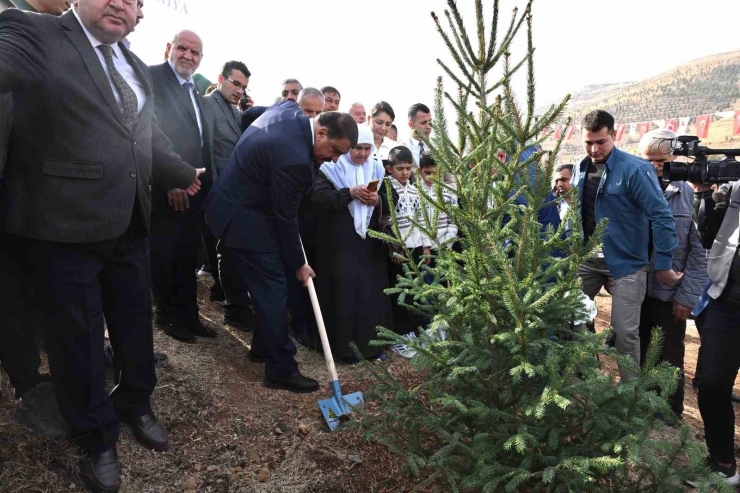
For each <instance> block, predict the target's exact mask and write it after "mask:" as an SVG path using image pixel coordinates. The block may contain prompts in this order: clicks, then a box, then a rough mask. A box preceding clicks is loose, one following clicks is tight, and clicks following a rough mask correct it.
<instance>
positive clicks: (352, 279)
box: [311, 125, 393, 362]
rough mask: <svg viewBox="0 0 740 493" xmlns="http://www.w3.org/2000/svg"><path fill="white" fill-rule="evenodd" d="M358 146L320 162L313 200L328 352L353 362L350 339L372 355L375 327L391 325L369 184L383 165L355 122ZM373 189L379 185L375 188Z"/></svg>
mask: <svg viewBox="0 0 740 493" xmlns="http://www.w3.org/2000/svg"><path fill="white" fill-rule="evenodd" d="M358 130H359V137H358V139H357V145H356V146H355V147H354V148H353V149H351V150H350V151H349V152H348V153H347V154H345V155H343V156H341V157H340V158H339V160H337V162H336V163H332V162H327V163H324V164H323V165H321V169H320V170H319V174H318V177H317V179H316V183H315V185H314V188H313V192H312V195H311V199H312V201H313V205H314V209H315V211H316V213H317V214H318V220H319V221H318V222H319V226H318V235H317V238H318V244H317V263H316V272H317V276H316V289H317V292H318V296H319V302H320V303H321V311H322V313H323V315H324V323H325V325H326V330H327V334H328V335H329V342H330V343H331V346H332V353H333V354H334V357H335V358H337V360H340V361H342V360H343V361H345V362H353V361H355V355H354V353H353V352H352V349H351V348H350V343H351V342H354V343H355V344H357V346H358V348H359V349H360V352H361V353H362V356H363V357H365V358H376V357H378V356H380V354H381V353H382V348H380V347H376V346H370V344H369V343H370V341H372V340H376V339H378V337H377V329H376V327H377V326H379V325H380V326H383V327H387V328H389V329H393V315H392V312H391V304H390V299H389V298H388V296H387V295H386V294H385V293H384V290H385V289H387V288H388V274H387V269H386V265H385V262H386V258H387V255H386V254H385V253H384V250H383V243H382V242H381V241H380V240H376V239H373V238H370V237H369V236H368V234H367V232H368V230H370V229H374V230H378V229H379V228H378V219H379V218H380V212H381V211H380V200H379V199H378V193H377V191H373V190H372V187H370V188H368V185H369V184H370V183H371V182H373V181H375V180H382V179H383V176H384V174H385V170H384V169H383V167H382V166H381V165H380V164H379V163H376V162H375V161H374V160H373V154H374V152H375V145H374V143H373V134H372V131H371V130H370V129H369V128H368V127H367V126H366V125H358ZM376 190H377V189H376Z"/></svg>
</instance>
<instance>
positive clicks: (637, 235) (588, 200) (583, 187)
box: [573, 110, 683, 378]
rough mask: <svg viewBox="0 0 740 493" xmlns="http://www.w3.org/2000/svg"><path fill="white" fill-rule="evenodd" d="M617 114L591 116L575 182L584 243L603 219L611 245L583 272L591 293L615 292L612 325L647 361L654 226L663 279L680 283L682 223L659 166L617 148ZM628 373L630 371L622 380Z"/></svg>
mask: <svg viewBox="0 0 740 493" xmlns="http://www.w3.org/2000/svg"><path fill="white" fill-rule="evenodd" d="M614 137H615V131H614V118H613V117H612V116H611V115H610V114H609V113H607V112H606V111H602V110H596V111H592V112H591V113H589V114H588V115H586V117H585V118H584V119H583V146H584V148H585V150H586V153H587V154H588V157H587V158H585V159H584V160H583V161H582V162H581V164H580V166H579V170H578V172H577V173H574V175H573V185H574V186H577V187H578V189H579V198H580V201H579V203H580V206H581V217H582V220H583V236H584V241H588V240H589V239H590V238H591V236H592V235H593V234H594V231H595V229H596V226H597V225H598V223H599V222H600V221H601V220H602V219H607V220H608V223H607V227H606V230H605V232H604V235H603V237H602V238H601V241H602V245H603V248H602V249H601V250H600V251H599V252H597V254H596V255H595V256H594V257H592V258H590V259H588V260H587V261H586V262H584V264H583V265H582V266H581V268H580V269H579V271H578V274H579V275H580V276H581V281H582V284H583V292H584V293H586V295H587V296H588V297H589V298H591V299H594V297H595V296H596V294H597V293H598V292H599V291H600V290H601V288H602V287H603V286H608V287H609V289H610V291H611V293H612V319H611V323H612V326H613V327H614V331H615V333H616V347H617V351H618V352H619V353H621V354H628V355H629V356H631V357H632V359H633V360H634V361H635V362H636V363H639V361H640V332H639V327H640V307H641V305H642V300H643V299H644V298H645V291H646V287H647V268H648V265H649V264H650V258H649V257H648V243H649V232H648V231H649V230H652V235H653V245H654V247H653V248H654V249H653V256H654V261H655V262H654V265H655V276H656V279H657V281H658V283H660V284H662V285H673V284H676V283H677V282H678V281H679V280H680V279H681V276H682V275H683V274H680V273H676V272H674V271H673V269H672V264H671V262H672V257H673V251H674V250H675V249H676V245H677V241H676V227H675V223H674V221H673V216H672V215H671V211H670V208H669V207H668V203H667V202H666V200H665V197H664V196H663V191H662V190H661V189H660V186H659V185H658V178H657V176H656V175H655V170H654V169H653V167H652V166H651V165H650V163H648V162H647V161H644V160H642V159H639V158H637V157H634V156H631V155H629V154H627V153H625V152H623V151H620V150H619V149H617V148H616V147H614ZM625 376H626V375H625V374H624V372H622V377H623V378H624V377H625Z"/></svg>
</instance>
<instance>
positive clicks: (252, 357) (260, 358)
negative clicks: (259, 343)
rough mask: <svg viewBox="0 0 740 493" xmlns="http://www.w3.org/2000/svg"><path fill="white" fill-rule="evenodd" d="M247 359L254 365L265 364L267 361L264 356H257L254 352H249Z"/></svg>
mask: <svg viewBox="0 0 740 493" xmlns="http://www.w3.org/2000/svg"><path fill="white" fill-rule="evenodd" d="M247 358H248V359H249V361H251V362H252V363H264V362H265V359H266V358H265V356H264V355H262V354H255V353H254V351H249V355H248V356H247Z"/></svg>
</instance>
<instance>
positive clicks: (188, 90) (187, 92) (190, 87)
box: [182, 82, 203, 145]
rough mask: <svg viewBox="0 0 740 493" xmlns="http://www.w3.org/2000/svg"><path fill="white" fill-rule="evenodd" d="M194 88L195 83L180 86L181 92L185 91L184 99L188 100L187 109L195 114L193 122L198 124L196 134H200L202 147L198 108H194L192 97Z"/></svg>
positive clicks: (201, 139)
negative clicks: (190, 109)
mask: <svg viewBox="0 0 740 493" xmlns="http://www.w3.org/2000/svg"><path fill="white" fill-rule="evenodd" d="M194 88H195V83H193V82H185V83H183V85H182V89H183V91H185V97H186V98H188V103H190V105H189V107H190V108H192V109H193V112H194V114H195V120H196V121H197V122H198V132H199V133H200V145H203V129H202V128H201V127H200V115H199V114H198V108H197V107H196V106H195V102H194V101H193V97H192V95H191V94H192V90H193V89H194Z"/></svg>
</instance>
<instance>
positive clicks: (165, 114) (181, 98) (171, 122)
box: [149, 62, 213, 213]
mask: <svg viewBox="0 0 740 493" xmlns="http://www.w3.org/2000/svg"><path fill="white" fill-rule="evenodd" d="M149 71H150V72H151V74H152V81H153V82H154V110H155V112H156V113H157V120H158V121H159V124H160V126H161V127H162V131H163V132H164V134H165V135H166V136H167V137H168V138H169V139H170V141H171V142H172V147H173V149H174V150H175V152H176V153H178V154H179V155H180V156H182V159H183V160H184V161H185V162H187V163H188V164H190V165H191V166H193V167H194V168H206V173H205V174H203V175H201V178H200V179H201V181H202V182H203V192H204V193H203V194H202V195H199V196H197V197H195V200H196V202H197V201H199V200H202V197H205V195H206V193H207V192H208V191H209V190H210V185H211V183H212V179H213V178H212V176H213V175H212V173H211V152H210V150H209V137H208V129H207V128H206V127H207V126H206V119H205V114H204V112H203V106H202V104H201V102H202V99H203V98H202V97H201V95H200V92H199V89H198V86H197V85H196V86H195V88H194V91H195V100H196V101H197V103H198V108H199V112H200V118H201V125H202V126H203V143H202V144H201V134H200V129H199V127H198V120H197V116H196V115H195V108H194V107H193V102H192V99H191V98H190V95H189V94H188V93H187V92H186V91H185V90H184V89H183V88H182V86H181V85H180V81H179V80H178V79H177V76H176V75H175V72H174V71H173V70H172V67H170V64H169V63H168V62H164V63H163V64H161V65H154V66H151V67H149ZM167 190H170V189H168V188H163V187H160V186H157V185H156V184H155V186H154V188H152V194H153V203H152V210H153V212H155V213H156V212H157V211H158V210H160V209H162V208H166V210H168V211H173V212H177V211H174V209H172V208H171V207H170V206H169V204H168V203H167ZM191 202H192V201H191ZM191 209H193V208H192V207H191ZM193 210H194V209H193Z"/></svg>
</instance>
